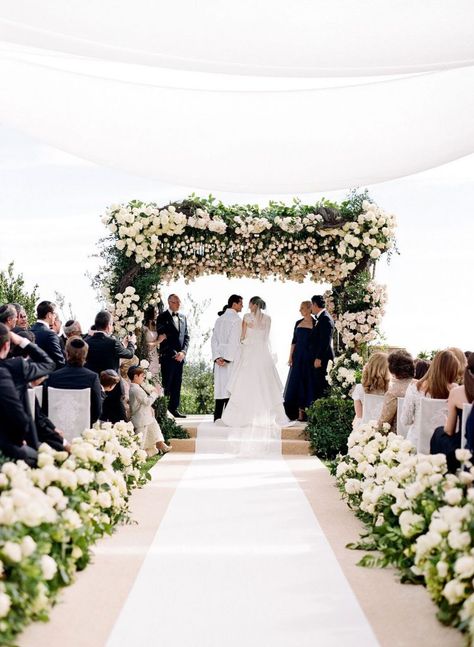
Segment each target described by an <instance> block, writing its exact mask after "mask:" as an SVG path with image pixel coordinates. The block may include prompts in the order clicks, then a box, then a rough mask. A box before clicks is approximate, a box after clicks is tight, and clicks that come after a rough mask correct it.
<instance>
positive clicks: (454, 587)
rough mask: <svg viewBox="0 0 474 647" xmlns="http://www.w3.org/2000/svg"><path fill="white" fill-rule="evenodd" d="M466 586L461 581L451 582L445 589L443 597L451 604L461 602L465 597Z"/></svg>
mask: <svg viewBox="0 0 474 647" xmlns="http://www.w3.org/2000/svg"><path fill="white" fill-rule="evenodd" d="M465 588H466V587H465V584H464V583H463V582H460V581H459V580H451V581H450V582H448V583H447V584H446V586H445V587H444V589H443V595H444V597H445V598H446V600H447V601H448V602H449V604H457V603H458V602H461V600H462V599H463V597H464V595H465Z"/></svg>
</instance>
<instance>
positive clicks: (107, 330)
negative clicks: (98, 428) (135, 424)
mask: <svg viewBox="0 0 474 647" xmlns="http://www.w3.org/2000/svg"><path fill="white" fill-rule="evenodd" d="M94 326H95V331H94V334H93V335H88V336H87V337H86V341H87V343H88V344H89V353H88V356H87V362H86V368H88V369H90V370H91V371H95V372H96V373H97V374H100V373H101V372H102V371H105V370H106V369H112V370H114V371H116V372H118V370H119V368H120V360H121V359H122V358H125V359H131V358H132V357H133V355H134V353H135V336H134V335H132V336H130V337H127V338H126V339H125V343H126V346H124V345H123V344H122V342H120V341H119V340H118V339H116V338H115V337H113V336H112V332H113V328H114V324H113V319H112V315H111V314H110V312H107V311H106V310H102V311H101V312H99V313H98V314H97V316H96V318H95V322H94ZM123 396H124V389H123V384H121V383H119V384H117V386H116V387H115V388H114V389H113V390H112V391H110V393H108V395H107V397H106V398H105V400H104V402H103V408H102V414H103V418H102V419H104V420H109V421H110V422H119V420H126V418H127V416H126V411H125V404H124V397H123Z"/></svg>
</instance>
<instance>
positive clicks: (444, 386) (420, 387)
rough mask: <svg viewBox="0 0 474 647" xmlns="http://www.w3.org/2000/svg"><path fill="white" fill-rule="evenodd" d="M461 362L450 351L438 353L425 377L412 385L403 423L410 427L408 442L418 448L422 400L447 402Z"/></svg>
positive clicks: (404, 409)
mask: <svg viewBox="0 0 474 647" xmlns="http://www.w3.org/2000/svg"><path fill="white" fill-rule="evenodd" d="M458 371H459V362H458V360H457V359H456V357H455V355H454V353H452V352H451V351H450V350H443V351H440V352H439V353H436V355H435V357H434V359H433V361H432V362H431V365H430V367H429V369H428V371H427V373H426V375H425V376H424V377H422V378H421V380H418V382H416V383H412V384H410V386H409V387H408V389H407V392H406V395H405V401H404V403H403V409H402V414H401V417H402V423H403V424H404V425H405V426H407V427H409V429H408V433H407V440H410V441H411V442H412V443H413V444H414V445H415V447H417V448H418V440H419V436H420V416H421V399H422V398H434V399H435V400H447V398H448V395H449V392H450V391H451V389H453V388H454V387H455V386H456V380H457V378H458Z"/></svg>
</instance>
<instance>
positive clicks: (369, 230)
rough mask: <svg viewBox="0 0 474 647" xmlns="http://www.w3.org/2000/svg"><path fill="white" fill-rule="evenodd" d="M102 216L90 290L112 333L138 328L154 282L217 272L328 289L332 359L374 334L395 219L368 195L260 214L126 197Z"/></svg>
mask: <svg viewBox="0 0 474 647" xmlns="http://www.w3.org/2000/svg"><path fill="white" fill-rule="evenodd" d="M102 220H103V223H104V224H105V225H106V226H107V228H108V230H109V232H110V236H109V237H108V238H107V239H105V240H104V241H103V252H102V256H103V258H104V261H105V263H104V268H103V271H101V273H100V274H99V275H98V276H97V277H96V280H95V285H96V286H97V287H99V288H101V290H102V294H103V296H104V297H105V298H106V299H107V300H108V302H109V307H110V308H111V309H112V310H113V312H114V314H115V319H116V329H117V331H118V332H119V333H122V334H125V333H126V332H130V331H133V330H135V329H136V328H138V327H139V326H140V324H141V319H142V316H143V309H144V307H145V306H146V305H147V304H149V303H156V302H157V301H158V300H159V293H158V292H157V289H158V286H159V285H160V283H161V282H163V281H169V280H172V279H177V278H179V277H184V278H185V279H189V280H192V279H194V278H196V277H198V276H201V275H206V274H223V275H225V276H228V277H243V276H245V277H254V278H266V277H270V276H274V277H276V278H279V279H281V280H293V281H303V280H304V279H305V278H306V277H309V278H312V279H313V280H314V281H315V282H328V283H331V285H332V291H331V292H329V293H328V294H327V295H326V296H327V297H329V299H328V301H329V306H328V307H329V310H330V311H331V312H332V314H333V316H334V318H335V321H336V329H337V331H338V335H337V351H338V352H339V353H343V355H342V357H343V360H340V362H346V361H350V358H351V356H354V354H355V353H356V351H358V349H360V348H362V347H363V346H364V345H366V344H367V343H368V342H370V341H372V340H373V339H375V338H376V337H377V326H378V324H379V323H380V320H381V317H382V316H383V305H384V301H385V291H384V288H383V287H382V286H379V285H377V284H376V283H375V282H374V281H373V280H372V277H371V274H372V272H373V269H374V266H375V263H376V261H377V260H378V259H379V258H380V257H381V255H382V254H384V253H385V252H389V253H390V252H391V251H392V250H393V248H394V244H395V217H394V216H392V215H390V214H387V213H385V212H384V211H382V210H381V209H380V208H379V207H378V206H377V205H376V204H374V203H373V202H372V201H371V200H370V198H369V196H368V194H367V193H364V194H358V193H356V192H353V193H351V194H350V196H349V197H348V199H347V200H345V201H344V202H342V203H341V204H335V203H331V202H328V201H326V200H322V201H321V202H319V203H317V204H314V205H305V204H303V203H301V202H300V201H298V200H295V201H294V202H293V204H292V205H291V206H288V205H285V204H283V203H277V202H270V203H269V205H268V206H267V207H265V208H260V207H259V206H258V205H233V206H225V205H224V204H222V203H221V202H216V201H215V200H214V199H213V198H212V197H210V198H209V199H203V198H198V197H196V196H194V195H193V196H191V197H190V198H188V199H187V200H184V201H183V202H178V203H174V204H170V205H168V206H167V207H159V206H157V205H156V204H153V203H149V204H145V203H143V202H139V201H132V202H130V203H128V204H126V205H112V206H111V207H109V208H108V209H107V212H106V214H105V215H104V217H103V219H102ZM340 366H341V364H339V367H340ZM333 374H334V376H335V377H334V379H335V381H336V382H341V380H340V379H339V377H338V373H337V372H334V371H333ZM339 386H342V384H339ZM346 392H347V389H346Z"/></svg>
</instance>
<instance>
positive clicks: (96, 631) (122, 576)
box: [18, 453, 462, 647]
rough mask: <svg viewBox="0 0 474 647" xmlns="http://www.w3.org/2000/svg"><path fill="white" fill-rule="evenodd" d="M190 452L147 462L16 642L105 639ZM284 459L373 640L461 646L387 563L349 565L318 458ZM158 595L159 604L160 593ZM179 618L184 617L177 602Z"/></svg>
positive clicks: (344, 528) (351, 556)
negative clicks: (119, 513) (74, 573)
mask: <svg viewBox="0 0 474 647" xmlns="http://www.w3.org/2000/svg"><path fill="white" fill-rule="evenodd" d="M191 460H192V454H179V453H172V454H169V455H167V456H166V457H165V458H164V459H162V460H161V461H160V462H159V463H158V464H157V465H156V466H155V467H154V469H153V472H152V475H153V480H152V482H151V483H150V484H149V485H147V486H146V487H145V488H144V489H143V490H140V491H138V492H136V493H135V494H134V495H133V498H132V510H133V518H134V519H135V521H136V522H137V523H136V524H133V525H127V526H123V527H121V528H120V529H119V530H118V531H117V532H116V533H115V534H114V535H113V536H112V537H107V538H105V539H103V540H102V541H101V542H100V543H99V544H98V545H97V547H96V549H95V558H94V563H93V564H91V565H90V566H89V567H88V568H87V569H86V570H85V571H84V572H83V573H80V574H79V576H78V578H77V581H76V582H75V583H74V584H73V585H72V586H70V587H68V588H67V589H65V590H64V592H63V594H62V596H61V601H60V603H59V604H58V605H57V606H56V607H55V608H54V610H53V612H52V614H51V620H50V622H48V623H46V624H41V623H36V624H34V625H31V626H30V627H28V628H27V630H26V631H25V632H24V633H23V634H22V636H21V637H20V639H19V640H18V645H19V646H20V647H103V646H104V645H105V643H106V640H107V637H108V635H109V632H110V630H111V628H112V626H113V624H114V622H115V619H116V618H117V616H118V614H119V612H120V609H121V607H122V605H123V603H124V601H125V599H126V597H127V594H128V591H129V590H130V587H131V586H132V584H133V582H134V580H135V577H136V575H137V573H138V571H139V569H140V566H141V564H142V562H143V559H144V557H145V554H146V551H147V548H148V546H149V545H150V544H151V542H152V540H153V537H154V535H155V533H156V531H157V529H158V527H159V525H160V522H161V519H162V518H163V515H164V513H165V511H166V509H167V507H168V504H169V502H170V500H171V498H172V496H173V493H174V491H175V489H176V487H177V485H178V484H179V481H180V479H181V477H182V475H183V474H184V472H185V470H186V468H187V466H188V465H189V462H190V461H191ZM287 460H288V463H289V464H290V466H291V468H292V470H293V473H294V475H295V477H296V478H297V479H298V481H299V483H300V485H301V487H302V489H303V490H304V491H305V493H306V495H307V497H308V501H309V502H310V504H311V506H312V508H313V510H314V512H315V514H316V516H317V518H318V520H319V523H320V524H321V526H322V528H323V530H324V532H325V533H326V536H327V538H328V540H329V542H330V544H331V546H332V548H333V550H334V552H335V554H336V557H337V559H338V560H339V563H340V565H341V567H342V569H343V571H344V573H345V575H346V577H347V579H348V581H349V583H350V584H351V586H352V589H353V590H354V592H355V594H356V596H357V597H358V599H359V601H360V604H361V606H362V608H363V610H364V612H365V614H366V616H367V618H368V619H369V621H370V623H371V624H372V626H373V628H374V631H375V633H376V635H377V637H378V639H379V642H380V645H381V646H382V647H419V646H420V645H424V644H426V645H429V646H430V647H436V646H438V645H440V646H441V645H442V646H443V647H458V646H461V645H462V640H461V636H460V634H458V632H456V631H454V630H450V629H446V628H444V627H442V626H441V625H440V624H439V623H438V622H437V621H436V619H435V608H434V606H433V605H432V603H431V601H430V600H429V598H428V595H427V594H426V591H425V590H424V589H423V588H422V587H415V586H409V585H401V584H399V583H398V581H397V579H396V575H395V573H394V572H393V571H391V570H388V569H386V570H370V569H363V568H360V567H358V566H356V562H357V561H358V559H359V558H360V556H361V555H360V553H358V552H354V551H350V550H347V549H346V548H345V545H346V544H347V543H348V542H350V541H354V540H355V539H357V537H358V533H359V530H360V528H361V526H360V524H359V522H358V520H357V519H356V518H355V517H354V515H353V514H352V513H351V512H350V511H349V510H348V508H347V507H346V505H345V504H344V503H343V502H342V501H341V500H340V498H339V494H338V492H337V490H336V488H335V487H334V485H333V481H332V479H331V477H330V475H329V473H328V472H327V470H326V468H325V467H324V466H323V465H322V463H320V462H319V461H318V460H317V459H316V458H314V457H302V456H291V457H288V458H287ZM163 603H164V605H165V608H166V601H163ZM158 612H160V601H159V600H157V613H158ZM183 618H184V619H185V618H186V610H185V608H183ZM137 622H139V619H137ZM131 647H132V646H131ZM162 647H166V645H163V646H162ZM183 647H192V646H191V645H189V646H188V645H183ZM222 647H225V645H223V646H222ZM242 647H245V646H242ZM262 647H271V645H262ZM294 647H298V646H297V645H295V646H294ZM315 647H316V646H315ZM318 647H324V646H318ZM344 647H346V646H344ZM348 647H350V646H348Z"/></svg>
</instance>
